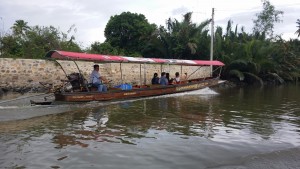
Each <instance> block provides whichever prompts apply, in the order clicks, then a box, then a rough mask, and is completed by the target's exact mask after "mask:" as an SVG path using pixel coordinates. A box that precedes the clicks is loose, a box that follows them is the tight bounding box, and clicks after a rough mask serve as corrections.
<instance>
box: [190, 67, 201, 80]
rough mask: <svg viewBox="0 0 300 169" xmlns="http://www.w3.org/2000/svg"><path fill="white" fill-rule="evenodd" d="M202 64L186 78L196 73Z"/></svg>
mask: <svg viewBox="0 0 300 169" xmlns="http://www.w3.org/2000/svg"><path fill="white" fill-rule="evenodd" d="M201 67H202V66H199V68H198V69H196V70H195V71H194V72H193V73H191V74H190V75H189V76H188V77H187V78H186V80H188V79H189V78H190V77H191V76H192V75H193V74H194V73H196V72H197V71H198V70H199V69H200V68H201Z"/></svg>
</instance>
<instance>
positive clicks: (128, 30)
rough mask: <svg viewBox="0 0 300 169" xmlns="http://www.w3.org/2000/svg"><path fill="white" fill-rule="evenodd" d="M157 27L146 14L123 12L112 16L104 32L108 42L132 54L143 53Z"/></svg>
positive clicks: (127, 53)
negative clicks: (149, 20)
mask: <svg viewBox="0 0 300 169" xmlns="http://www.w3.org/2000/svg"><path fill="white" fill-rule="evenodd" d="M155 29H156V25H153V24H152V25H151V24H149V23H148V21H147V19H146V18H145V16H144V15H142V14H135V13H130V12H123V13H121V14H120V15H115V16H112V17H111V18H110V20H109V21H108V23H107V25H106V27H105V31H104V33H105V37H106V42H108V43H109V44H111V45H112V46H114V47H118V48H119V49H120V50H124V52H125V54H126V55H130V56H132V55H133V54H135V55H136V54H137V53H138V55H141V51H143V50H144V48H145V45H146V42H147V41H148V39H147V38H148V37H149V36H150V35H151V34H152V33H153V32H154V31H155Z"/></svg>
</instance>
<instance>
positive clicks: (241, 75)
mask: <svg viewBox="0 0 300 169" xmlns="http://www.w3.org/2000/svg"><path fill="white" fill-rule="evenodd" d="M229 75H230V76H233V77H237V78H238V79H239V80H240V81H243V80H244V79H245V76H244V73H243V72H241V71H239V70H237V69H234V70H230V71H229Z"/></svg>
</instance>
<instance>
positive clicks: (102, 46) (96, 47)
mask: <svg viewBox="0 0 300 169" xmlns="http://www.w3.org/2000/svg"><path fill="white" fill-rule="evenodd" d="M89 53H98V54H105V55H124V53H123V51H121V50H118V49H117V48H114V47H112V46H111V44H110V43H108V42H104V43H100V42H94V43H93V44H92V45H91V49H90V50H89Z"/></svg>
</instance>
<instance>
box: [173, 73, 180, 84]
mask: <svg viewBox="0 0 300 169" xmlns="http://www.w3.org/2000/svg"><path fill="white" fill-rule="evenodd" d="M174 81H175V84H179V83H180V76H179V72H176V73H175V79H174Z"/></svg>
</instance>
